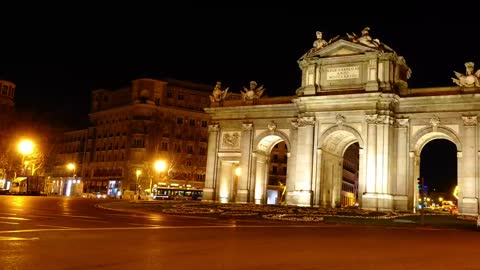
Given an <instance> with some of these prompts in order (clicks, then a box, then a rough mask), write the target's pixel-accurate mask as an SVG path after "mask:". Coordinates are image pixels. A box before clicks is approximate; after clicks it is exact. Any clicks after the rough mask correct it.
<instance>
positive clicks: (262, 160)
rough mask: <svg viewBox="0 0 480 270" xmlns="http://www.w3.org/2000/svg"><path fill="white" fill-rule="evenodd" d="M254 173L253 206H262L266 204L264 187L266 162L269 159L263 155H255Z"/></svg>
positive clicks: (266, 174) (266, 171) (265, 183)
mask: <svg viewBox="0 0 480 270" xmlns="http://www.w3.org/2000/svg"><path fill="white" fill-rule="evenodd" d="M255 156H256V163H257V164H256V171H255V198H254V200H255V204H264V203H265V202H266V200H265V198H266V192H267V191H266V187H267V182H268V162H269V157H267V156H265V155H264V154H258V153H257V154H256V155H255Z"/></svg>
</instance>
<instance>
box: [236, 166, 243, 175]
mask: <svg viewBox="0 0 480 270" xmlns="http://www.w3.org/2000/svg"><path fill="white" fill-rule="evenodd" d="M240 174H242V168H240V167H237V168H236V169H235V175H236V176H240Z"/></svg>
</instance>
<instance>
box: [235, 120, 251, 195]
mask: <svg viewBox="0 0 480 270" xmlns="http://www.w3.org/2000/svg"><path fill="white" fill-rule="evenodd" d="M252 129H253V123H252V122H245V123H243V124H242V136H241V138H242V139H241V143H240V147H241V148H240V151H241V153H242V155H241V157H240V169H241V172H240V177H239V181H238V189H237V197H236V202H239V203H246V202H248V190H249V189H250V188H252V187H250V186H249V184H250V172H249V169H250V168H251V157H252V142H253V136H252V134H253V132H252Z"/></svg>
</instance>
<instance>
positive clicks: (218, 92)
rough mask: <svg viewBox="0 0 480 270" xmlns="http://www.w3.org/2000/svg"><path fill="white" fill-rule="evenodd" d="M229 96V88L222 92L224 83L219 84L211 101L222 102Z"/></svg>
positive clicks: (211, 96) (214, 89)
mask: <svg viewBox="0 0 480 270" xmlns="http://www.w3.org/2000/svg"><path fill="white" fill-rule="evenodd" d="M227 95H228V87H227V88H225V90H222V83H221V82H217V84H216V85H215V87H214V88H213V92H212V94H211V95H210V101H211V102H212V103H213V102H222V101H224V100H225V98H227Z"/></svg>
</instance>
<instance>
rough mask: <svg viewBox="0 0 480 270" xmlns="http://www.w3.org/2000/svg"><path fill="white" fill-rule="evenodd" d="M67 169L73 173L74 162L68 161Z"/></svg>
mask: <svg viewBox="0 0 480 270" xmlns="http://www.w3.org/2000/svg"><path fill="white" fill-rule="evenodd" d="M67 169H69V170H70V171H73V173H75V164H73V163H68V164H67Z"/></svg>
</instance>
